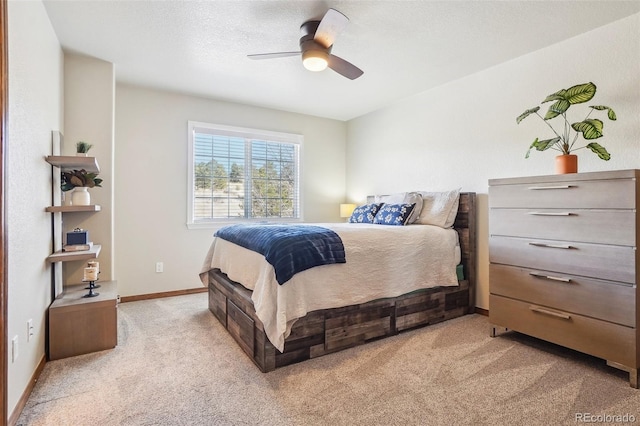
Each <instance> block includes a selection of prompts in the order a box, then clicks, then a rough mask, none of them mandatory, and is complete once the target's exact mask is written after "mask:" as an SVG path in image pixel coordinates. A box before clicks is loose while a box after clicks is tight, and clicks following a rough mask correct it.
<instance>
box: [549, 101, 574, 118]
mask: <svg viewBox="0 0 640 426" xmlns="http://www.w3.org/2000/svg"><path fill="white" fill-rule="evenodd" d="M570 106H571V104H570V103H569V101H566V100H559V101H557V102H556V103H554V104H553V105H551V106H550V107H549V110H548V111H547V115H545V116H544V119H545V120H551V119H552V118H555V117H557V116H559V115H561V114H564V113H565V112H567V110H568V109H569V107H570Z"/></svg>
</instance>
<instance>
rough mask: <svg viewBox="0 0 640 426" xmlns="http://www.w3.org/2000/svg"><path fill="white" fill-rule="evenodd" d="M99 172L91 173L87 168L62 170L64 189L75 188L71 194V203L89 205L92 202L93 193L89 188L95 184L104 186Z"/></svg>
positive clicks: (62, 187)
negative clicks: (90, 192)
mask: <svg viewBox="0 0 640 426" xmlns="http://www.w3.org/2000/svg"><path fill="white" fill-rule="evenodd" d="M97 176H98V174H97V173H89V172H87V171H86V170H85V169H81V170H72V171H65V172H62V184H61V185H60V188H61V189H62V190H63V191H65V192H66V191H70V190H72V189H73V190H74V191H73V193H72V194H71V204H72V205H74V206H88V205H90V204H91V195H90V194H89V191H88V189H89V188H93V187H95V186H97V187H102V179H100V178H99V177H97Z"/></svg>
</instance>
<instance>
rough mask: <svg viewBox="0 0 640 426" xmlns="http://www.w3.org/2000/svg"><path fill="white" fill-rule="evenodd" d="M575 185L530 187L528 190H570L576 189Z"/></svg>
mask: <svg viewBox="0 0 640 426" xmlns="http://www.w3.org/2000/svg"><path fill="white" fill-rule="evenodd" d="M575 187H576V186H575V185H555V186H530V187H529V188H528V189H529V190H531V191H542V190H545V189H569V188H575Z"/></svg>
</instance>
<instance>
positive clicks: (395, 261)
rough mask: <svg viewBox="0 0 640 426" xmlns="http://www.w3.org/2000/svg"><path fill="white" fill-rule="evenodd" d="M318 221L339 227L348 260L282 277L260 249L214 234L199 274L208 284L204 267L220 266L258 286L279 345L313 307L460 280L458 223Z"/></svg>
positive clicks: (258, 300)
mask: <svg viewBox="0 0 640 426" xmlns="http://www.w3.org/2000/svg"><path fill="white" fill-rule="evenodd" d="M318 225H320V226H324V227H326V228H329V229H333V230H334V231H335V232H337V233H338V235H340V238H341V239H342V242H343V244H344V247H345V253H346V260H347V263H343V264H334V265H323V266H317V267H315V268H311V269H308V270H306V271H303V272H301V273H298V274H296V275H294V276H293V278H291V279H290V280H289V281H287V282H286V283H284V284H283V285H279V284H278V282H277V281H276V278H275V272H274V269H273V267H272V266H271V265H270V264H269V263H267V261H266V260H265V258H264V256H263V255H261V254H259V253H257V252H253V251H250V250H247V249H245V248H243V247H240V246H238V245H236V244H233V243H230V242H228V241H226V240H223V239H220V238H214V241H213V243H212V244H211V247H210V249H209V252H208V253H207V257H206V259H205V261H204V265H203V267H202V271H201V274H200V278H201V280H202V283H203V284H204V285H205V286H206V285H208V282H207V272H208V271H209V270H211V269H214V268H219V269H220V270H221V271H222V272H224V273H225V274H227V276H228V277H229V278H230V279H231V280H233V281H236V282H239V283H242V285H244V286H245V287H247V288H248V289H250V290H253V295H252V296H251V298H252V299H253V303H254V306H255V309H256V314H257V315H258V318H260V320H261V321H262V323H263V325H264V329H265V332H266V334H267V337H268V338H269V340H270V341H271V343H273V345H274V346H275V347H276V348H278V350H280V351H283V350H284V340H285V339H286V338H287V336H288V335H289V333H290V332H291V326H292V325H293V323H294V322H295V320H296V319H298V318H301V317H303V316H305V315H306V314H307V313H308V312H311V311H315V310H318V309H329V308H337V307H341V306H348V305H355V304H360V303H364V302H368V301H371V300H375V299H380V298H385V297H396V296H400V295H402V294H405V293H409V292H411V291H414V290H417V289H420V288H428V287H437V286H455V285H458V280H457V277H456V271H455V267H456V264H457V263H458V262H459V252H457V242H458V237H457V233H456V231H455V230H453V229H443V228H440V227H437V226H431V225H410V226H384V225H369V224H361V223H358V224H349V223H323V224H318Z"/></svg>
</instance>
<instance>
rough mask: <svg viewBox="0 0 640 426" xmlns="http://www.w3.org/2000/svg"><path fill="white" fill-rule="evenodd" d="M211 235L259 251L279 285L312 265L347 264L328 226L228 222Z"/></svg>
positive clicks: (342, 247)
mask: <svg viewBox="0 0 640 426" xmlns="http://www.w3.org/2000/svg"><path fill="white" fill-rule="evenodd" d="M214 236H216V237H219V238H222V239H224V240H227V241H230V242H232V243H234V244H237V245H239V246H242V247H244V248H247V249H249V250H252V251H255V252H258V253H260V254H262V255H263V256H264V257H265V259H266V260H267V262H269V263H270V264H271V265H272V266H273V269H274V270H275V273H276V280H277V281H278V284H280V285H282V284H284V283H285V282H287V281H289V280H290V279H291V277H293V276H294V275H295V274H297V273H298V272H302V271H305V270H307V269H309V268H313V267H314V266H320V265H329V264H333V263H346V258H345V253H344V245H343V244H342V240H341V239H340V237H339V236H338V234H336V233H335V232H334V231H332V230H331V229H327V228H323V227H321V226H314V225H252V224H238V225H229V226H225V227H224V228H221V229H219V230H218V231H217V232H216V233H215V234H214Z"/></svg>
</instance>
